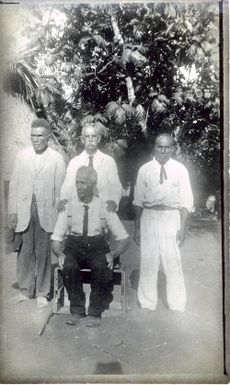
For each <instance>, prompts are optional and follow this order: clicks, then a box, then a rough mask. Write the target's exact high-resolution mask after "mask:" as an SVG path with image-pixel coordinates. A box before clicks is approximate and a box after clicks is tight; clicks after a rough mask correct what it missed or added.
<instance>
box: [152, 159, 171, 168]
mask: <svg viewBox="0 0 230 385" xmlns="http://www.w3.org/2000/svg"><path fill="white" fill-rule="evenodd" d="M170 161H171V158H169V160H168V161H167V162H166V163H165V164H164V166H167V165H168V164H169V163H170ZM152 162H153V164H154V166H157V167H160V166H161V164H160V163H159V162H158V161H157V160H156V158H155V156H154V157H153V160H152Z"/></svg>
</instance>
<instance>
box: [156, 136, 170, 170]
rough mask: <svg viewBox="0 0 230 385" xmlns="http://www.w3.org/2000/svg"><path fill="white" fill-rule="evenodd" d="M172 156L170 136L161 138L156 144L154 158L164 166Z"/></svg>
mask: <svg viewBox="0 0 230 385" xmlns="http://www.w3.org/2000/svg"><path fill="white" fill-rule="evenodd" d="M171 155H172V141H171V139H170V138H169V137H168V136H163V135H162V136H160V137H159V138H158V139H156V142H155V144H154V156H155V158H156V160H157V161H158V162H159V163H161V164H164V163H166V162H167V161H168V160H169V158H171Z"/></svg>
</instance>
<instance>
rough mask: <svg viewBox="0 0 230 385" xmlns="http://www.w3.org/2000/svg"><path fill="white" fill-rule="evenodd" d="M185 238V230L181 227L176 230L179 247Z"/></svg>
mask: <svg viewBox="0 0 230 385" xmlns="http://www.w3.org/2000/svg"><path fill="white" fill-rule="evenodd" d="M184 240H185V230H184V229H183V228H181V229H180V230H178V231H177V234H176V241H177V244H178V246H179V247H181V246H183V244H184Z"/></svg>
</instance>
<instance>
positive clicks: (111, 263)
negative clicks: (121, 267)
mask: <svg viewBox="0 0 230 385" xmlns="http://www.w3.org/2000/svg"><path fill="white" fill-rule="evenodd" d="M105 257H106V260H107V262H108V268H109V269H111V270H113V257H112V255H111V254H110V253H107V254H105Z"/></svg>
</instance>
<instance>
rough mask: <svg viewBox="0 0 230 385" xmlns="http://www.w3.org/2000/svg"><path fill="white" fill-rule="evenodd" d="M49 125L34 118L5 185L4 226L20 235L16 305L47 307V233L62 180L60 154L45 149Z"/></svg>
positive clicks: (63, 172)
mask: <svg viewBox="0 0 230 385" xmlns="http://www.w3.org/2000/svg"><path fill="white" fill-rule="evenodd" d="M50 130H51V127H50V124H49V123H48V122H47V121H46V120H45V119H36V120H34V121H33V122H32V125H31V142H32V147H29V148H27V149H24V150H22V151H20V152H19V154H18V156H17V158H16V161H15V165H14V168H13V173H12V177H11V181H10V186H9V208H8V213H9V219H8V224H9V226H10V227H11V228H13V229H14V230H15V231H16V232H19V233H21V235H22V245H21V249H20V251H19V254H18V257H17V282H18V285H19V289H20V295H19V296H18V298H17V299H16V300H17V302H19V301H23V300H26V299H28V298H33V297H34V296H36V297H37V306H38V307H44V306H46V305H47V304H48V302H47V296H48V294H49V292H50V283H51V282H50V281H51V260H50V234H51V233H52V232H53V228H54V224H55V221H56V216H57V213H56V207H55V204H56V202H57V199H58V198H59V194H60V189H61V185H62V183H63V180H64V177H65V163H64V160H63V157H62V155H60V154H59V153H58V152H57V151H55V150H53V149H52V148H50V147H48V140H49V135H50Z"/></svg>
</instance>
